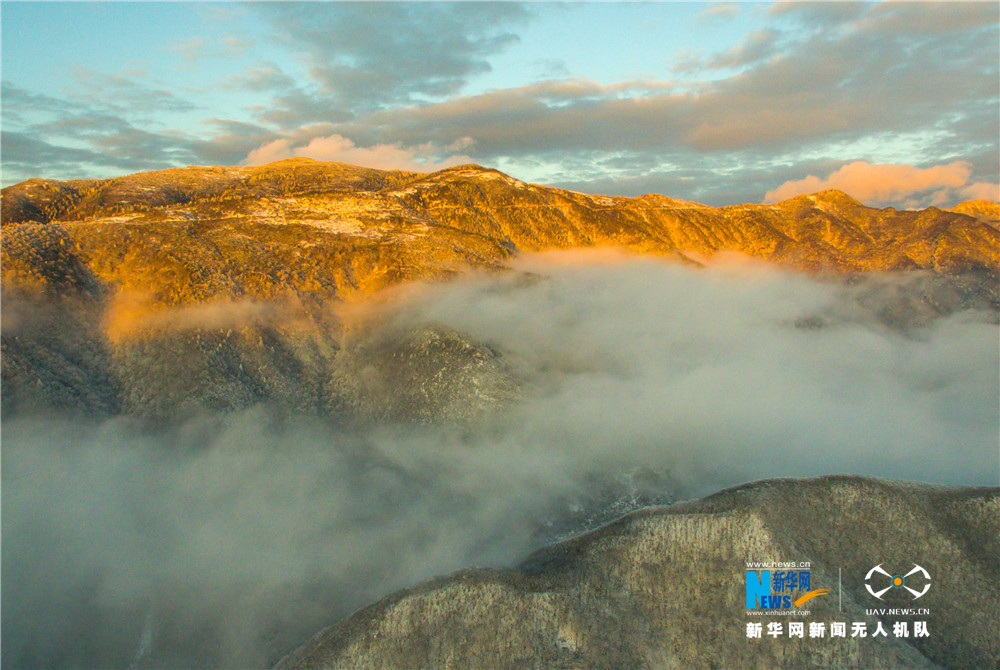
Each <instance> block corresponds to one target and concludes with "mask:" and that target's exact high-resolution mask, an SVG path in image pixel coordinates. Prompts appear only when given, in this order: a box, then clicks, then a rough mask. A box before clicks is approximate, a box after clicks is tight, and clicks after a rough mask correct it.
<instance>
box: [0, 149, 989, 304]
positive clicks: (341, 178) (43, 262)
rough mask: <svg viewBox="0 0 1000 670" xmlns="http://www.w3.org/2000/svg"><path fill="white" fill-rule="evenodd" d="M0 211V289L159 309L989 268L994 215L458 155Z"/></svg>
mask: <svg viewBox="0 0 1000 670" xmlns="http://www.w3.org/2000/svg"><path fill="white" fill-rule="evenodd" d="M980 209H981V208H974V211H973V210H969V211H970V213H974V214H976V215H978V214H979V212H980ZM2 220H3V230H4V235H3V238H4V239H3V247H2V249H3V258H2V261H3V278H4V281H5V285H6V286H7V287H8V288H10V287H11V286H18V287H22V288H30V287H34V288H40V289H42V290H44V291H48V292H51V291H62V290H64V289H65V288H66V287H67V286H77V287H79V286H80V285H81V282H82V283H87V282H92V283H94V284H96V285H99V286H104V287H113V288H115V289H122V290H126V291H136V292H142V293H143V294H145V295H146V296H147V297H148V299H149V300H151V301H153V302H155V303H158V304H169V305H177V304H183V303H186V302H190V301H204V300H209V299H213V298H241V297H250V298H254V299H264V300H268V299H275V298H278V297H285V296H288V295H290V294H294V295H297V296H300V297H303V296H308V297H323V298H329V297H336V298H347V297H350V296H355V295H367V294H369V293H370V292H372V291H374V290H378V289H380V288H384V287H386V286H390V285H393V284H396V283H399V282H401V281H405V280H410V279H429V278H440V277H446V276H449V275H452V274H454V273H456V272H461V271H464V270H466V269H469V268H496V267H499V266H500V265H501V264H503V263H504V262H505V261H506V260H507V259H509V258H511V257H512V256H514V255H516V254H518V253H521V252H531V251H542V250H548V249H567V248H586V247H606V246H612V247H618V248H622V249H625V250H628V251H632V252H638V253H649V254H656V255H660V256H664V257H669V258H676V259H679V260H682V261H685V262H702V261H704V260H705V259H706V258H708V257H711V256H712V255H714V254H717V253H719V252H738V253H741V254H746V255H749V256H753V257H756V258H761V259H764V260H767V261H771V262H774V263H778V264H781V265H785V266H790V267H796V268H802V269H808V270H828V271H834V272H857V271H870V270H894V269H912V268H922V269H928V270H935V271H949V272H955V271H969V270H971V271H983V270H985V271H988V272H990V273H995V272H997V270H998V269H1000V231H998V228H997V227H996V224H995V223H993V222H991V221H990V220H988V219H985V218H976V217H975V216H970V215H967V214H962V213H957V212H945V211H942V210H938V209H935V208H930V209H927V210H924V211H919V212H909V211H905V212H901V211H896V210H893V209H885V210H879V209H871V208H868V207H864V206H862V205H860V204H859V203H857V202H856V201H854V200H852V199H851V198H849V197H848V196H846V195H844V194H843V193H839V192H836V191H826V192H824V193H819V194H815V195H811V196H799V197H797V198H793V199H791V200H787V201H785V202H781V203H778V204H776V205H737V206H732V207H722V208H713V207H707V206H704V205H698V204H695V203H689V202H683V201H678V200H674V199H671V198H667V197H664V196H659V195H649V196H643V197H640V198H631V199H630V198H619V197H605V196H589V195H584V194H581V193H575V192H572V191H564V190H559V189H553V188H548V187H544V186H537V185H532V184H526V183H524V182H521V181H518V180H516V179H513V178H511V177H508V176H507V175H504V174H502V173H500V172H497V171H495V170H490V169H486V168H481V167H478V166H472V165H467V166H460V167H457V168H451V169H447V170H442V171H440V172H436V173H433V174H429V175H419V174H414V173H403V172H383V171H379V170H370V169H365V168H358V167H353V166H347V165H343V164H338V163H319V162H315V161H310V160H304V159H295V160H289V161H282V162H279V163H274V164H271V165H267V166H263V167H259V168H184V169H173V170H164V171H160V172H150V173H142V174H137V175H130V176H127V177H120V178H117V179H110V180H103V181H70V182H53V181H42V180H29V181H27V182H24V183H22V184H18V185H15V186H11V187H8V188H6V189H4V191H3V216H2Z"/></svg>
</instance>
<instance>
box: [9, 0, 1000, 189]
mask: <svg viewBox="0 0 1000 670" xmlns="http://www.w3.org/2000/svg"><path fill="white" fill-rule="evenodd" d="M0 19H2V65H3V71H2V79H3V91H2V104H3V123H2V132H3V138H2V144H0V151H2V163H3V183H4V185H9V184H12V183H15V182H18V181H21V180H23V179H27V178H30V177H46V178H55V179H69V178H92V177H109V176H115V175H120V174H126V173H129V172H135V171H139V170H150V169H159V168H165V167H172V166H178V165H188V164H222V165H238V164H255V163H262V162H267V161H270V160H277V159H281V158H286V157H290V156H311V157H313V158H318V159H321V160H343V161H345V162H352V163H358V164H364V165H369V166H371V167H378V168H400V169H413V170H423V171H429V170H433V169H438V168H440V167H446V166H449V165H456V164H460V163H464V162H476V163H480V164H483V165H487V166H492V167H497V168H499V169H502V170H504V171H506V172H508V173H510V174H512V175H514V176H516V177H519V178H521V179H525V180H528V181H536V182H541V183H546V184H551V185H556V186H562V187H566V188H573V189H576V190H581V191H586V192H594V193H610V194H622V195H639V194H642V193H647V192H659V193H664V194H667V195H670V196H673V197H679V198H685V199H690V200H697V201H700V202H706V203H709V204H717V205H721V204H732V203H737V202H760V201H764V200H775V199H779V198H781V197H786V196H788V195H794V194H795V193H797V192H803V191H804V190H809V189H811V190H816V189H818V188H824V187H837V188H841V189H842V190H846V191H848V192H849V193H851V194H852V195H854V196H855V197H858V198H859V199H861V200H862V201H864V202H866V203H868V204H878V205H890V204H891V205H895V206H902V207H915V206H926V205H928V204H937V205H950V204H954V203H955V202H958V201H960V200H964V199H970V198H978V197H986V198H991V199H997V198H998V197H1000V194H998V187H997V181H998V172H1000V165H998V162H1000V161H998V144H997V137H998V135H1000V76H998V63H1000V39H998V24H1000V4H998V3H995V2H989V3H950V4H944V5H933V4H930V3H904V4H880V3H811V4H793V3H780V4H774V3H739V4H726V3H711V4H701V3H670V2H653V3H596V2H595V3H579V4H578V3H527V4H519V3H513V2H508V3H497V4H494V3H338V2H326V3H293V2H287V3H277V4H272V3H215V4H201V3H172V2H155V3H110V2H92V3H49V2H46V3H27V2H25V3H22V2H3V3H2V5H0Z"/></svg>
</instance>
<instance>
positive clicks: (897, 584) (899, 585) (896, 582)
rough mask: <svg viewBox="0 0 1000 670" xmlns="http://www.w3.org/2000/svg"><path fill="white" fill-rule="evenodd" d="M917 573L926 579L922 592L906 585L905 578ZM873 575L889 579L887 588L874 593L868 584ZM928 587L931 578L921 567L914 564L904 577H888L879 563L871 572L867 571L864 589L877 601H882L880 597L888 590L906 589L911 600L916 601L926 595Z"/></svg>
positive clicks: (897, 575)
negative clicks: (911, 596)
mask: <svg viewBox="0 0 1000 670" xmlns="http://www.w3.org/2000/svg"><path fill="white" fill-rule="evenodd" d="M917 572H922V573H923V575H924V577H925V578H926V579H927V583H926V584H924V588H923V590H922V591H917V590H916V589H911V588H910V587H909V586H907V585H906V578H907V577H909V576H910V575H912V574H914V573H917ZM875 573H878V574H880V575H885V576H886V577H888V578H889V585H888V586H887V587H885V588H884V589H881V590H879V591H876V590H875V589H873V588H872V585H871V584H870V583H869V582H870V581H871V579H872V575H874V574H875ZM877 579H879V581H881V578H877ZM930 587H931V576H930V573H928V572H927V571H926V570H924V569H923V568H922V567H920V566H919V565H917V564H916V563H914V564H913V569H912V570H910V571H909V572H907V573H906V574H905V575H899V574H896V575H890V574H889V573H888V572H886V571H885V570H883V569H882V564H881V563H879V564H878V565H876V566H875V567H874V568H872V569H871V570H869V571H868V574H867V575H865V588H866V589H868V593H870V594H872V595H873V596H875V597H876V598H878V599H879V600H882V595H883V594H884V593H885V592H886V591H888V590H889V589H906V590H907V591H909V592H910V593H912V594H913V599H914V600H916V599H917V598H919V597H920V596H922V595H924V594H925V593H927V590H928V589H929V588H930Z"/></svg>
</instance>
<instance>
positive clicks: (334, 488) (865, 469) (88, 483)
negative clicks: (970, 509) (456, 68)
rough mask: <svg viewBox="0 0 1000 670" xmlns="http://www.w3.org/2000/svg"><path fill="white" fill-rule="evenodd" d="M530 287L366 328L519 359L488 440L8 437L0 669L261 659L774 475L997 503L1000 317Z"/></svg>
mask: <svg viewBox="0 0 1000 670" xmlns="http://www.w3.org/2000/svg"><path fill="white" fill-rule="evenodd" d="M519 269H520V270H524V271H527V272H530V273H532V274H528V275H525V274H523V273H511V274H507V275H503V276H495V275H494V276H489V277H479V278H470V279H467V280H462V281H456V282H453V283H451V284H448V285H444V286H435V287H423V288H413V289H410V290H408V291H404V292H402V295H401V296H400V297H399V298H398V299H397V300H394V301H390V302H389V303H388V304H384V305H382V306H380V307H377V308H376V307H372V308H366V309H363V308H355V311H356V312H359V311H360V312H363V313H362V314H360V315H358V314H355V316H356V317H357V318H358V319H359V320H362V321H364V322H365V323H367V324H369V325H368V327H367V329H360V330H358V332H360V333H364V335H363V336H364V337H378V336H380V335H379V332H380V330H383V331H385V332H389V331H392V332H399V331H405V330H407V329H409V328H416V327H422V326H427V325H431V326H434V327H436V328H445V329H451V330H454V331H457V332H459V333H463V334H464V335H465V336H467V337H468V338H469V339H470V340H471V341H476V342H480V343H484V344H486V345H487V346H488V347H490V348H491V349H492V350H494V351H496V352H498V353H499V354H500V359H499V360H500V361H502V364H503V365H504V366H505V369H507V370H508V371H509V372H510V374H511V376H512V378H513V379H516V380H517V384H518V387H517V388H518V391H517V393H516V394H514V395H513V399H512V400H511V401H510V402H509V403H508V404H506V405H504V406H502V407H500V408H498V409H497V410H496V411H494V412H492V413H488V414H487V415H484V416H481V417H479V418H477V419H476V420H474V421H467V422H457V423H456V422H448V423H446V424H434V423H429V424H423V425H403V424H396V425H389V424H386V423H371V422H369V423H363V422H357V423H353V424H351V425H350V427H345V426H344V424H343V423H340V424H339V425H338V423H337V422H335V421H331V420H329V419H328V418H324V417H307V416H298V415H294V414H289V413H286V412H273V411H270V410H269V409H268V408H266V407H255V408H252V409H249V410H246V411H242V412H238V413H228V414H214V415H212V414H203V415H201V416H198V417H195V418H192V419H189V420H187V421H185V422H183V424H182V425H176V426H173V427H170V428H162V427H161V428H156V429H153V428H149V427H148V426H147V427H142V426H141V425H140V424H139V423H138V422H135V421H133V420H131V419H129V418H124V417H123V418H115V419H111V420H106V421H103V422H95V423H86V422H81V421H80V420H79V419H74V418H70V417H59V416H55V417H54V416H52V415H46V416H39V415H36V416H6V417H5V420H4V422H3V435H2V437H3V621H2V623H3V665H4V667H9V668H15V667H32V668H33V667H129V666H132V667H158V666H177V667H192V666H201V667H213V668H215V667H260V666H266V665H268V664H270V663H273V662H274V661H276V660H277V659H278V658H279V657H280V656H281V655H283V654H284V653H286V652H288V651H290V650H291V648H293V647H294V646H296V645H297V644H299V643H301V642H303V641H304V640H305V639H306V638H307V637H308V636H309V635H310V634H311V633H313V632H315V631H317V630H318V629H319V628H321V627H323V626H324V625H327V624H329V623H333V622H334V621H336V620H338V619H339V618H342V617H344V616H346V615H347V614H349V613H350V612H351V611H353V610H354V609H356V608H358V607H360V606H363V605H365V604H368V603H370V602H372V601H373V600H375V599H377V598H378V597H380V596H382V595H385V594H386V593H388V592H390V591H393V590H395V589H398V588H400V587H403V586H406V585H410V584H413V583H414V582H416V581H418V580H421V579H424V578H427V577H430V576H432V575H435V574H441V573H444V572H447V571H450V570H453V569H456V568H459V567H465V566H474V565H505V564H511V563H513V562H516V561H517V560H518V559H519V558H521V557H523V556H524V555H525V553H526V552H528V551H529V550H530V549H532V548H534V547H536V546H537V545H538V543H539V542H542V541H546V540H549V539H551V538H552V537H555V536H558V535H560V534H561V533H565V532H568V531H570V530H571V529H574V528H579V527H581V525H583V524H586V523H588V522H590V523H593V522H594V521H595V520H601V519H604V518H606V517H607V516H609V515H611V514H613V513H614V512H615V511H616V510H618V511H620V510H623V509H627V508H629V507H631V506H634V505H636V504H638V503H641V502H643V501H650V500H652V501H656V500H671V499H677V498H685V497H693V496H699V495H702V494H705V493H708V492H711V491H714V490H717V489H719V488H722V487H726V486H730V485H734V484H738V483H741V482H745V481H749V480H754V479H760V478H765V477H786V476H793V477H802V476H815V475H823V474H830V473H858V474H865V475H875V476H879V477H889V478H898V479H907V480H918V481H924V482H936V483H943V484H996V483H997V476H998V453H997V448H998V445H997V435H998V421H1000V420H998V406H1000V399H998V379H1000V363H998V342H1000V340H998V327H997V325H996V321H997V315H996V312H995V311H992V310H989V309H986V310H976V309H966V310H959V311H954V312H953V313H949V314H945V315H937V314H936V313H935V312H936V310H935V309H933V308H931V307H929V306H928V305H926V304H924V303H921V302H920V301H919V300H916V299H915V298H913V291H912V287H913V286H914V285H915V284H917V283H919V282H920V281H921V279H920V277H921V276H920V275H907V276H897V277H881V278H867V279H864V280H861V281H857V282H854V283H853V284H848V283H845V282H843V281H832V280H831V281H817V280H813V279H809V278H806V277H803V276H801V275H794V274H788V273H783V272H778V271H775V270H773V269H766V268H763V267H760V266H757V265H752V264H735V265H733V264H730V265H723V266H719V267H714V268H710V269H707V270H696V269H690V268H686V267H682V266H678V265H670V264H665V263H661V262H655V261H644V260H634V259H633V260H626V259H617V260H614V259H610V260H609V259H604V258H599V257H586V256H585V257H583V259H582V260H581V258H580V257H579V256H572V257H565V256H561V257H551V256H548V257H536V258H534V259H529V260H526V261H524V262H523V263H522V264H521V266H520V268H519ZM372 323H375V324H376V325H375V326H372V325H371V324H372ZM354 337H358V336H357V335H355V336H354ZM469 392H470V393H475V389H469Z"/></svg>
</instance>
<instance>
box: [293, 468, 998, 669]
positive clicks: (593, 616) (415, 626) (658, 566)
mask: <svg viewBox="0 0 1000 670" xmlns="http://www.w3.org/2000/svg"><path fill="white" fill-rule="evenodd" d="M998 495H1000V489H997V488H996V487H935V486H929V485H924V484H911V483H905V482H896V481H891V480H881V479H873V478H868V477H857V476H848V475H833V476H826V477H820V478H816V479H775V480H764V481H758V482H753V483H751V484H746V485H742V486H738V487H734V488H730V489H727V490H724V491H721V492H719V493H715V494H712V495H710V496H707V497H705V498H702V499H700V500H693V501H688V502H683V503H676V504H674V505H670V506H666V507H652V508H646V509H642V510H639V511H636V512H632V513H631V514H628V515H626V516H624V517H621V518H619V519H617V520H615V521H613V522H611V523H609V524H607V525H605V526H603V527H601V528H598V529H595V530H592V531H590V532H587V533H585V534H582V535H579V536H577V537H574V538H572V539H569V540H566V541H563V542H560V543H556V544H553V545H550V546H547V547H545V548H543V549H540V550H539V551H537V552H535V553H534V554H532V555H530V556H529V557H527V558H526V559H525V560H524V561H523V562H522V563H520V564H519V565H517V566H515V567H512V568H509V569H466V570H462V571H459V572H457V573H453V574H451V575H448V576H445V577H440V578H437V579H434V580H430V581H428V582H425V583H423V584H421V585H418V586H415V587H412V588H409V589H406V590H403V591H399V592H397V593H394V594H391V595H389V596H386V597H385V598H383V599H382V600H380V601H379V602H377V603H374V604H372V605H370V606H368V607H366V608H364V609H362V610H360V611H358V612H356V613H355V614H353V615H352V616H351V617H349V618H348V619H347V620H345V621H342V622H339V623H336V624H334V625H333V626H331V627H329V628H326V629H324V630H323V631H320V632H319V633H317V634H316V635H315V636H314V637H313V638H312V639H311V640H309V641H308V642H306V643H305V644H304V645H303V646H302V647H300V648H299V649H298V650H296V651H295V652H293V653H292V654H290V655H289V656H287V657H285V658H284V659H283V660H282V661H280V662H279V663H278V665H277V668H282V669H285V670H287V669H289V668H310V669H313V670H319V669H321V668H361V667H367V668H390V667H442V666H455V667H481V668H501V667H520V666H522V665H524V666H528V667H550V668H574V667H588V668H616V667H707V666H706V665H705V662H706V660H708V659H711V661H712V663H714V664H718V665H719V666H721V667H926V668H933V667H940V666H944V667H952V668H978V667H986V666H987V665H989V664H991V663H992V662H994V661H995V659H996V658H997V655H998V654H1000V647H998V645H997V641H996V637H995V636H994V635H992V634H991V626H990V624H985V625H983V624H980V623H976V622H975V620H976V619H977V618H978V617H977V616H976V614H977V613H982V612H988V611H995V610H996V608H997V607H998V606H1000V592H998V590H997V588H996V586H995V585H994V584H993V583H992V580H989V579H988V578H985V577H986V575H989V574H990V573H991V572H993V571H995V570H996V569H997V563H996V554H995V553H991V552H994V551H995V550H996V549H997V547H996V535H995V533H996V531H997V529H998V520H1000V515H998V511H1000V508H998V504H997V503H998V502H1000V498H998ZM861 527H863V528H865V529H866V530H865V531H864V532H861V533H859V532H858V528H861ZM870 528H879V529H881V532H879V533H877V534H874V535H872V534H870V533H869V531H868V530H867V529H870ZM928 537H933V538H934V540H933V541H925V540H926V539H927V538H928ZM861 538H865V539H861ZM917 556H919V562H920V564H921V565H923V566H925V567H926V568H927V569H928V570H930V574H932V575H933V577H932V584H933V587H932V588H931V589H930V592H929V593H928V595H927V598H925V599H924V600H922V601H920V603H919V605H920V606H921V607H924V608H927V611H928V612H929V614H928V615H924V617H923V618H924V620H925V621H926V622H927V623H928V625H929V627H930V628H931V629H932V632H931V635H930V637H929V638H926V639H918V638H916V637H912V638H906V639H903V638H898V637H895V636H893V635H892V634H891V633H890V634H889V637H888V638H887V639H884V640H879V639H877V638H875V637H874V636H873V635H872V636H870V637H866V638H865V639H857V638H854V639H851V638H847V639H845V640H842V641H840V642H839V643H838V642H837V641H835V640H833V639H824V640H807V641H796V640H794V639H791V638H790V637H788V636H787V634H784V633H783V634H782V636H781V637H775V638H773V639H768V636H767V635H764V636H763V639H760V640H753V639H748V636H747V634H746V632H745V631H746V627H747V623H748V622H753V621H763V622H768V621H782V623H783V624H785V625H787V621H788V620H791V621H801V620H803V619H804V620H807V621H810V622H812V621H821V622H823V623H824V624H825V625H826V626H829V625H830V622H831V621H843V622H846V624H847V627H848V628H851V624H852V622H856V621H864V622H865V623H866V625H867V627H868V630H869V631H871V630H873V629H874V628H875V626H876V622H877V621H881V622H882V623H884V624H885V626H886V628H888V629H889V630H892V623H893V622H894V621H895V620H897V619H903V620H907V621H908V625H909V624H910V623H912V621H911V620H912V619H913V618H914V617H899V616H892V615H890V614H882V615H874V614H872V613H869V611H868V610H870V609H871V608H873V607H875V606H877V605H878V604H879V603H878V601H875V600H874V599H872V598H871V597H870V596H869V594H868V593H867V592H866V591H865V588H864V575H865V574H866V571H867V570H868V569H870V568H871V567H872V566H873V565H876V564H878V563H884V564H886V565H892V566H895V565H897V564H898V565H901V566H903V565H905V566H907V567H908V566H909V565H910V563H912V562H913V561H914V560H918V559H917ZM753 560H756V561H761V560H764V561H783V560H784V561H789V560H793V561H806V562H807V563H808V564H809V565H810V569H811V572H812V578H813V584H812V585H813V586H827V587H829V588H830V589H831V594H832V595H831V596H830V597H821V598H817V599H815V600H814V601H813V602H812V603H811V604H810V606H809V610H810V611H809V612H803V613H801V614H799V615H792V616H790V617H789V618H787V619H786V620H783V618H782V617H774V616H771V617H751V616H748V615H747V610H746V609H745V608H744V592H743V591H744V589H743V571H744V566H745V561H753ZM841 574H842V585H843V589H844V590H843V593H842V594H841V593H838V591H837V589H838V577H839V575H841ZM958 574H962V575H964V576H965V577H967V578H970V579H963V580H956V579H954V577H956V576H957V575H958ZM726 575H729V578H728V579H727V578H726ZM975 575H980V576H981V578H976V577H974V576H975ZM970 581H971V582H975V583H980V582H984V586H983V587H982V588H979V587H977V586H974V585H973V584H972V583H970ZM985 582H990V584H989V585H986V584H985ZM945 583H947V584H948V587H944V586H943V585H944V584H945ZM893 595H896V594H893ZM889 601H890V602H889V603H888V604H889V606H890V607H906V606H912V605H913V603H912V601H904V600H903V599H902V598H895V599H893V598H889ZM873 603H874V604H873ZM882 605H883V606H885V605H886V603H882ZM916 618H920V617H916ZM928 620H929V621H928ZM869 635H870V634H869ZM809 643H811V644H809ZM820 643H822V644H820Z"/></svg>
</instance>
